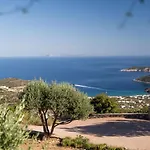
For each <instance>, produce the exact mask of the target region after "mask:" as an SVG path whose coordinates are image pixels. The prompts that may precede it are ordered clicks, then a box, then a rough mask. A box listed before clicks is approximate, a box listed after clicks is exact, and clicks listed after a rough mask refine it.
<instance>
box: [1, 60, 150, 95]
mask: <svg viewBox="0 0 150 150" xmlns="http://www.w3.org/2000/svg"><path fill="white" fill-rule="evenodd" d="M131 66H150V57H78V58H73V57H68V58H67V57H28V58H25V57H24V58H0V70H1V73H0V79H3V78H8V77H15V78H21V79H26V80H32V79H39V78H40V77H41V78H43V79H44V80H46V81H47V82H51V81H52V80H55V81H58V82H61V81H65V82H69V83H71V84H74V85H75V86H76V87H77V88H79V89H80V90H81V91H83V92H85V93H87V94H88V95H89V96H95V95H97V94H99V93H106V92H107V94H108V95H111V96H112V95H115V96H117V95H137V94H146V93H145V92H144V89H145V88H147V87H150V85H148V84H144V83H137V82H134V81H133V79H135V78H137V77H140V76H143V75H148V74H149V73H143V72H120V69H123V68H128V67H131Z"/></svg>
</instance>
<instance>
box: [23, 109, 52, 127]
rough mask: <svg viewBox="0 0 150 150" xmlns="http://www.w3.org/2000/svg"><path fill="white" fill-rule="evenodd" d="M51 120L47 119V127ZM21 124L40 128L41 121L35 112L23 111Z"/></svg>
mask: <svg viewBox="0 0 150 150" xmlns="http://www.w3.org/2000/svg"><path fill="white" fill-rule="evenodd" d="M52 121H53V119H52V118H50V117H49V119H48V126H50V125H51V124H52ZM22 123H23V124H30V125H37V126H42V122H41V119H40V117H39V115H38V112H37V111H36V110H34V109H33V110H25V111H24V118H23V121H22Z"/></svg>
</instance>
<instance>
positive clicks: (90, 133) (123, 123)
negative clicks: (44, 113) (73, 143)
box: [29, 118, 150, 150]
mask: <svg viewBox="0 0 150 150" xmlns="http://www.w3.org/2000/svg"><path fill="white" fill-rule="evenodd" d="M29 129H32V130H36V131H42V127H39V126H29ZM54 134H55V135H56V136H59V137H66V136H70V137H75V136H76V135H83V136H85V137H87V138H89V139H90V141H91V142H93V143H106V144H108V145H113V146H123V147H126V148H129V149H134V150H150V121H145V120H138V119H125V118H101V119H88V120H86V121H73V122H72V123H70V124H68V125H60V126H58V127H57V128H56V129H55V132H54Z"/></svg>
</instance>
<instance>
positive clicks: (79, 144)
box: [60, 135, 125, 150]
mask: <svg viewBox="0 0 150 150" xmlns="http://www.w3.org/2000/svg"><path fill="white" fill-rule="evenodd" d="M60 145H61V146H64V147H67V146H68V147H74V148H80V149H85V150H125V148H122V147H111V146H107V145H106V144H92V143H89V139H87V138H85V137H83V136H81V135H79V136H77V137H76V138H75V139H72V138H70V137H66V138H64V139H62V141H61V143H60Z"/></svg>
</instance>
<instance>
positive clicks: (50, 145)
mask: <svg viewBox="0 0 150 150" xmlns="http://www.w3.org/2000/svg"><path fill="white" fill-rule="evenodd" d="M59 142H60V141H59V139H56V138H52V139H49V140H43V141H37V140H27V141H26V142H25V143H24V144H22V145H21V146H20V148H21V149H23V150H77V149H73V148H66V147H60V146H58V145H59Z"/></svg>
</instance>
